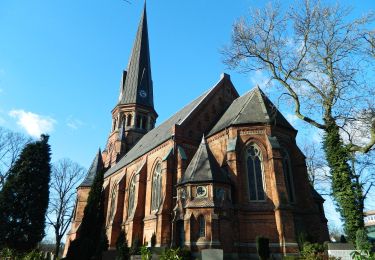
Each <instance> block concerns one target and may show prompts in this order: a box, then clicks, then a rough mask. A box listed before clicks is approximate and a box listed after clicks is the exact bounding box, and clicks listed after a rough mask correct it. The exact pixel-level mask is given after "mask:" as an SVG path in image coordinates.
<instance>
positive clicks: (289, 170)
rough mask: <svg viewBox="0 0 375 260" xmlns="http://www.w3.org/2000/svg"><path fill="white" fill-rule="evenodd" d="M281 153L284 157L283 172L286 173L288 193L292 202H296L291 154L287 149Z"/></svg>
mask: <svg viewBox="0 0 375 260" xmlns="http://www.w3.org/2000/svg"><path fill="white" fill-rule="evenodd" d="M281 154H282V157H283V173H284V180H285V186H286V190H287V193H288V198H289V201H290V202H294V201H295V196H294V188H293V176H292V168H291V164H290V158H289V154H288V152H287V151H285V150H282V151H281Z"/></svg>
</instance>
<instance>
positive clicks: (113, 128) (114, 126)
mask: <svg viewBox="0 0 375 260" xmlns="http://www.w3.org/2000/svg"><path fill="white" fill-rule="evenodd" d="M116 124H117V120H116V119H113V126H112V131H115V129H116Z"/></svg>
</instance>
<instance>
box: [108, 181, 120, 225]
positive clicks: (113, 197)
mask: <svg viewBox="0 0 375 260" xmlns="http://www.w3.org/2000/svg"><path fill="white" fill-rule="evenodd" d="M117 189H118V184H117V183H115V184H114V185H113V188H112V192H111V208H110V209H109V217H108V223H111V222H112V221H113V218H114V216H115V206H116V197H117Z"/></svg>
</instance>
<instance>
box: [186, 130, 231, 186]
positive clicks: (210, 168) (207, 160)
mask: <svg viewBox="0 0 375 260" xmlns="http://www.w3.org/2000/svg"><path fill="white" fill-rule="evenodd" d="M197 182H221V183H230V179H229V177H228V175H227V173H226V172H225V171H224V170H223V169H221V168H220V166H219V164H218V163H217V161H216V159H215V157H214V156H213V154H212V153H211V150H210V148H209V147H208V145H207V143H206V140H205V139H204V137H203V138H202V142H201V144H200V145H199V147H198V150H197V152H196V153H195V155H194V156H193V158H192V159H191V161H190V163H189V165H188V167H187V168H186V171H185V173H184V176H183V177H182V178H181V181H180V183H179V184H180V185H181V184H185V183H197Z"/></svg>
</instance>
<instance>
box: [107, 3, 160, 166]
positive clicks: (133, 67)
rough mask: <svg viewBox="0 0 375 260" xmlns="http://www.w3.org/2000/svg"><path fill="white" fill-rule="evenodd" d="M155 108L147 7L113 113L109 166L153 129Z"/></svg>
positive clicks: (108, 157)
mask: <svg viewBox="0 0 375 260" xmlns="http://www.w3.org/2000/svg"><path fill="white" fill-rule="evenodd" d="M157 117H158V114H157V113H156V111H155V109H154V99H153V86H152V77H151V63H150V50H149V42H148V30H147V14H146V5H145V6H144V8H143V13H142V17H141V20H140V22H139V26H138V31H137V35H136V38H135V41H134V46H133V50H132V53H131V56H130V59H129V63H128V67H127V70H124V71H123V73H122V78H121V82H120V95H119V100H118V103H117V105H116V106H115V108H114V109H113V110H112V127H111V133H110V135H109V137H108V142H107V146H106V149H105V151H103V159H104V164H105V166H106V167H108V166H109V167H110V166H112V165H114V164H116V162H117V161H118V160H119V159H120V158H121V157H122V156H123V155H124V154H126V153H127V152H128V151H129V150H130V149H131V148H132V147H133V146H134V145H135V144H136V143H137V142H138V140H139V139H141V138H142V137H143V136H144V135H145V134H146V133H147V132H148V131H150V130H151V129H153V128H154V126H155V121H156V118H157Z"/></svg>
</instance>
